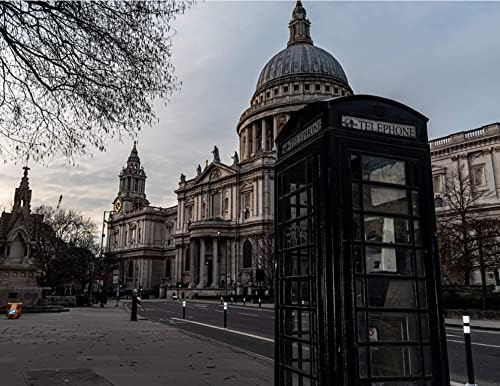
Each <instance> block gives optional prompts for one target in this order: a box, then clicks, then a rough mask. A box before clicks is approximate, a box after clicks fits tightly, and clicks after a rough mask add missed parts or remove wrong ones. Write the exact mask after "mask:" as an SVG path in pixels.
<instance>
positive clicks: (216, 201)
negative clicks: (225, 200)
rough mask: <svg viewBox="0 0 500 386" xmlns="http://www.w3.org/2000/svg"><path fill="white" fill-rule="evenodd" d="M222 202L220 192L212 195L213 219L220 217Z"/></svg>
mask: <svg viewBox="0 0 500 386" xmlns="http://www.w3.org/2000/svg"><path fill="white" fill-rule="evenodd" d="M220 201H221V194H220V192H216V193H214V194H213V195H212V217H220V216H221V212H220Z"/></svg>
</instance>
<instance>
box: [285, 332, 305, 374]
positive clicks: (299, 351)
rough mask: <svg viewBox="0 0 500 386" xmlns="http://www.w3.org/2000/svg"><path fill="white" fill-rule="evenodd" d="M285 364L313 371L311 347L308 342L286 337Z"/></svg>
mask: <svg viewBox="0 0 500 386" xmlns="http://www.w3.org/2000/svg"><path fill="white" fill-rule="evenodd" d="M285 364H287V365H288V366H292V367H295V368H296V369H299V370H302V371H304V372H306V373H310V372H311V349H310V346H309V345H308V344H305V343H301V342H294V341H291V340H289V339H285Z"/></svg>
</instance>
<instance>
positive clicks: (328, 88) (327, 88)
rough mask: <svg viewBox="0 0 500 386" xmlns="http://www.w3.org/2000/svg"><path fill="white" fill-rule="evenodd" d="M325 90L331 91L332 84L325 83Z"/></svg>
mask: <svg viewBox="0 0 500 386" xmlns="http://www.w3.org/2000/svg"><path fill="white" fill-rule="evenodd" d="M325 91H326V92H330V85H329V84H327V85H325Z"/></svg>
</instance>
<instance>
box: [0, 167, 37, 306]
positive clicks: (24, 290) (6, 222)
mask: <svg viewBox="0 0 500 386" xmlns="http://www.w3.org/2000/svg"><path fill="white" fill-rule="evenodd" d="M28 170H29V168H27V167H25V168H24V175H23V177H22V179H21V183H20V184H19V187H18V188H16V190H15V193H14V205H13V207H12V212H10V213H9V212H5V211H4V212H2V214H1V216H0V304H6V303H7V301H11V302H15V301H20V302H23V303H25V304H29V305H36V304H37V303H38V300H39V299H41V295H42V288H40V287H37V278H38V277H39V276H40V273H41V271H40V270H39V269H38V267H37V266H36V264H35V262H34V259H33V252H34V249H35V246H36V242H37V238H38V234H39V231H40V227H41V225H42V216H41V215H38V214H35V213H31V193H32V192H31V189H30V186H29V178H28Z"/></svg>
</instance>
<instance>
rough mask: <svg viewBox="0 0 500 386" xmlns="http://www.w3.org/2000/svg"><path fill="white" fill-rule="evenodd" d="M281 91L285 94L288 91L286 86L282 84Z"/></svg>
mask: <svg viewBox="0 0 500 386" xmlns="http://www.w3.org/2000/svg"><path fill="white" fill-rule="evenodd" d="M283 92H284V93H285V94H287V93H288V86H283Z"/></svg>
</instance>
